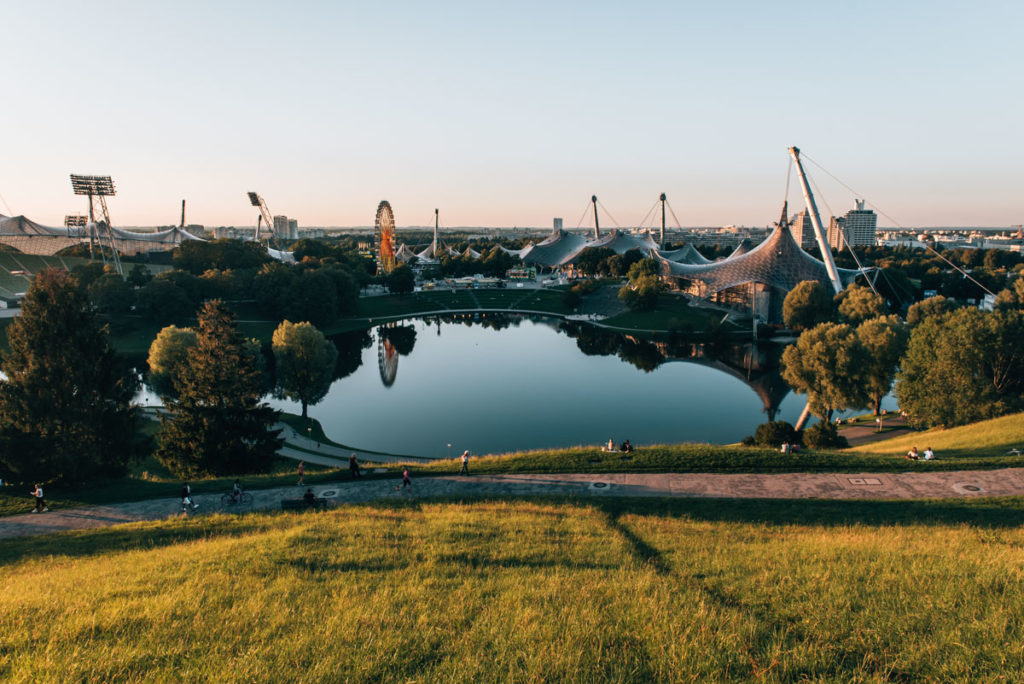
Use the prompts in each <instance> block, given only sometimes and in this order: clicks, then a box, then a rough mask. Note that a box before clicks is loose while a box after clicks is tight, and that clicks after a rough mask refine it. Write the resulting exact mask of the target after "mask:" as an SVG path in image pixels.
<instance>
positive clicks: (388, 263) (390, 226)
mask: <svg viewBox="0 0 1024 684" xmlns="http://www.w3.org/2000/svg"><path fill="white" fill-rule="evenodd" d="M374 228H375V229H376V240H377V269H378V270H379V271H381V272H382V273H391V271H393V270H395V214H394V212H392V211H391V205H390V204H388V201H387V200H382V201H381V203H380V204H378V205H377V219H376V221H375V222H374Z"/></svg>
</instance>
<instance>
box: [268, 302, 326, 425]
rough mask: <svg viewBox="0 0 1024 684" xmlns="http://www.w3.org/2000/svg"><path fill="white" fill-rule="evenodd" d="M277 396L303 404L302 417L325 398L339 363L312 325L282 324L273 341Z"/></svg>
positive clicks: (320, 334) (320, 333)
mask: <svg viewBox="0 0 1024 684" xmlns="http://www.w3.org/2000/svg"><path fill="white" fill-rule="evenodd" d="M273 348H274V361H275V366H276V368H277V392H278V394H279V395H280V396H283V397H286V398H288V399H291V400H293V401H299V402H301V403H302V417H303V418H305V417H306V413H307V408H308V406H309V405H310V404H316V403H317V402H319V401H320V400H322V399H323V398H324V397H325V396H327V391H328V390H329V389H330V388H331V381H332V380H333V379H334V366H335V364H336V363H337V362H338V348H337V347H335V346H334V343H332V342H331V341H330V340H328V339H327V338H326V337H324V334H323V333H322V332H320V331H319V330H317V329H316V328H315V327H313V325H312V324H311V323H292V322H291V321H283V322H282V323H281V325H279V326H277V330H275V331H274V337H273Z"/></svg>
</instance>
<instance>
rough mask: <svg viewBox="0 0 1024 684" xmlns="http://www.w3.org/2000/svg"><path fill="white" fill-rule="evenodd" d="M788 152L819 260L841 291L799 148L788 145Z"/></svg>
mask: <svg viewBox="0 0 1024 684" xmlns="http://www.w3.org/2000/svg"><path fill="white" fill-rule="evenodd" d="M789 154H790V155H791V156H792V157H793V161H795V162H796V173H797V177H798V178H799V179H800V187H801V188H802V189H803V191H804V202H805V203H806V204H807V211H808V212H809V213H810V214H811V223H812V224H813V225H814V236H815V238H817V240H818V249H819V250H821V260H822V261H824V262H825V270H827V271H828V277H829V279H830V280H831V281H832V287H833V288H835V291H836V294H839V293H840V292H842V291H843V281H842V280H840V279H839V269H837V268H836V261H835V259H833V258H832V250H831V249H829V247H828V239H827V238H826V237H825V230H824V229H823V228H822V227H821V217H820V216H819V215H818V205H817V204H815V203H814V194H813V193H812V192H811V186H810V185H809V184H808V182H807V175H806V174H805V173H804V165H803V164H801V163H800V148H798V147H790V148H789Z"/></svg>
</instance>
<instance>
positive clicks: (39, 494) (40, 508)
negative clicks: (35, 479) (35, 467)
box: [32, 483, 50, 513]
mask: <svg viewBox="0 0 1024 684" xmlns="http://www.w3.org/2000/svg"><path fill="white" fill-rule="evenodd" d="M32 496H34V497H36V507H35V508H33V509H32V512H33V513H45V512H46V511H48V510H50V509H49V508H48V507H47V506H46V499H44V498H43V485H41V484H38V483H36V488H35V489H33V490H32Z"/></svg>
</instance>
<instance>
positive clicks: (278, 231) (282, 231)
mask: <svg viewBox="0 0 1024 684" xmlns="http://www.w3.org/2000/svg"><path fill="white" fill-rule="evenodd" d="M274 235H276V236H277V237H287V236H288V217H287V216H275V217H274Z"/></svg>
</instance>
